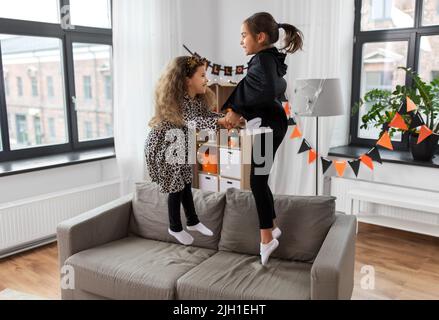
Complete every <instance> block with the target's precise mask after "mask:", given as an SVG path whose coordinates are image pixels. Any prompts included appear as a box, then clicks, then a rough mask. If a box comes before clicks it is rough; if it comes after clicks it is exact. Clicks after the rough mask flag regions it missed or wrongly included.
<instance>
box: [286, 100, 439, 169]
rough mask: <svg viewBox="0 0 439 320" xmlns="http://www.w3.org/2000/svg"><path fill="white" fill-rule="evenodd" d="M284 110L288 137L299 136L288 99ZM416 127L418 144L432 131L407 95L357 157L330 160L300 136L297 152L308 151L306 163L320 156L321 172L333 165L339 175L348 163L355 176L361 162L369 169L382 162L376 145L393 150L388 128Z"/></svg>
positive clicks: (299, 132) (297, 126) (295, 137)
mask: <svg viewBox="0 0 439 320" xmlns="http://www.w3.org/2000/svg"><path fill="white" fill-rule="evenodd" d="M284 110H285V113H286V114H287V117H288V118H289V119H288V124H289V125H293V126H294V129H293V131H292V133H291V136H290V139H297V138H301V137H302V132H301V131H300V128H299V125H298V124H297V121H296V120H295V119H294V118H293V117H291V106H290V104H289V102H288V101H287V102H286V103H285V105H284ZM407 113H408V114H409V115H410V119H411V120H410V124H409V125H407V124H406V122H405V120H404V118H403V117H402V115H404V114H407ZM418 127H421V128H420V130H419V138H418V141H417V143H418V144H419V143H421V142H422V141H424V140H425V139H426V138H427V137H428V136H430V135H431V134H433V131H432V130H431V129H430V128H428V127H427V126H426V125H425V123H424V120H423V118H422V116H421V114H420V113H419V112H418V107H417V106H416V104H415V103H414V102H413V101H412V100H411V99H410V98H409V97H407V98H406V101H405V103H402V104H401V107H400V109H399V111H398V112H396V114H395V116H394V117H393V119H392V120H391V121H390V122H389V123H385V124H384V125H383V127H382V131H381V135H380V138H379V139H378V140H377V142H376V145H375V146H374V147H372V148H371V149H370V150H369V151H367V152H366V153H364V154H362V155H360V156H359V157H358V158H356V159H353V160H349V161H345V160H330V159H328V158H327V157H324V156H321V155H318V154H317V152H316V151H315V149H313V148H312V147H311V145H310V144H309V142H308V141H307V140H306V139H305V138H302V144H301V146H300V149H299V151H298V153H299V154H300V153H304V152H306V151H308V164H311V163H312V162H314V161H315V160H316V158H317V157H320V160H321V163H322V168H323V174H325V173H326V171H328V169H329V168H330V167H331V166H332V165H334V167H335V170H336V172H337V175H338V176H340V177H341V176H343V175H344V173H345V170H346V167H347V164H349V166H350V167H351V169H352V171H353V172H354V174H355V176H356V177H358V173H359V170H360V164H361V163H363V165H365V166H366V167H368V168H369V169H370V170H374V164H373V162H378V163H380V164H382V163H383V161H382V159H381V155H380V151H379V149H378V146H381V147H384V148H386V149H389V150H393V145H392V140H391V139H390V135H389V129H390V128H398V129H401V130H403V131H407V130H409V129H415V128H418Z"/></svg>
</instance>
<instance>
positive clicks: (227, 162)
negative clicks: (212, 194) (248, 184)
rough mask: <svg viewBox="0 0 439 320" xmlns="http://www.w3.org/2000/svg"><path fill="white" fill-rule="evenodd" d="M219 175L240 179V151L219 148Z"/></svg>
mask: <svg viewBox="0 0 439 320" xmlns="http://www.w3.org/2000/svg"><path fill="white" fill-rule="evenodd" d="M220 175H221V176H223V177H227V178H234V179H238V180H239V179H241V151H240V150H235V149H227V148H220Z"/></svg>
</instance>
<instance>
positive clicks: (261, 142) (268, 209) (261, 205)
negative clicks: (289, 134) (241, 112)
mask: <svg viewBox="0 0 439 320" xmlns="http://www.w3.org/2000/svg"><path fill="white" fill-rule="evenodd" d="M285 133H286V132H285V131H282V132H281V133H280V134H279V133H277V132H275V133H274V134H273V132H268V133H263V134H258V135H255V137H254V138H255V140H254V143H253V150H252V163H251V169H250V170H251V171H250V187H251V189H252V193H253V196H254V198H255V202H256V209H257V211H258V216H259V228H260V229H270V228H273V220H274V219H275V218H276V213H275V211H274V198H273V193H272V192H271V190H270V187H269V186H268V178H269V175H270V170H271V167H272V166H273V161H274V156H275V155H276V151H277V149H278V148H279V146H280V144H281V143H282V140H283V138H284V136H285ZM266 141H267V143H268V145H267V146H265V142H266ZM270 141H272V145H273V149H272V150H273V151H272V152H271V145H270V144H271V142H270ZM258 146H260V147H258ZM267 148H269V149H268V152H266V151H267V150H266V149H267ZM270 153H272V154H270ZM255 157H256V158H255ZM259 157H260V158H265V157H266V158H267V159H264V160H263V162H262V163H261V161H262V159H258V158H259ZM262 168H263V169H262ZM261 169H262V172H261V171H260V170H261ZM258 171H259V172H258Z"/></svg>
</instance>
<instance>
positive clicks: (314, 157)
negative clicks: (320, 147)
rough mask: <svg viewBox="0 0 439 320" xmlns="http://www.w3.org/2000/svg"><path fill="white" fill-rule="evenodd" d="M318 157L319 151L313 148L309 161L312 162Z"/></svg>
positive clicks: (309, 154) (310, 151)
mask: <svg viewBox="0 0 439 320" xmlns="http://www.w3.org/2000/svg"><path fill="white" fill-rule="evenodd" d="M316 158H317V153H316V152H315V151H314V150H313V149H311V150H309V153H308V163H312V162H313V161H314V160H315V159H316Z"/></svg>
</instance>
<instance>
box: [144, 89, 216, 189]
mask: <svg viewBox="0 0 439 320" xmlns="http://www.w3.org/2000/svg"><path fill="white" fill-rule="evenodd" d="M182 112H183V119H184V121H185V123H186V125H185V126H184V127H183V128H181V127H178V126H176V125H174V124H172V123H170V122H167V121H164V122H162V123H160V124H159V125H158V126H156V127H154V128H152V130H151V131H150V132H149V134H148V137H147V139H146V142H145V157H146V165H147V168H148V172H149V176H150V178H151V180H152V181H153V182H155V183H157V184H158V186H159V190H160V192H162V193H174V192H178V191H181V190H183V189H184V186H185V185H186V184H188V183H191V182H192V164H191V163H190V162H189V159H190V158H189V156H188V149H189V148H188V146H189V144H188V141H189V133H190V132H193V131H192V130H189V128H193V129H194V130H195V129H196V130H217V129H218V119H219V118H221V117H223V115H222V114H220V113H216V112H212V111H210V110H209V107H208V106H207V105H205V104H204V103H203V102H202V101H201V100H199V99H197V98H195V99H193V98H191V97H189V96H188V95H187V94H186V95H185V96H184V99H183V103H182ZM188 127H189V128H188Z"/></svg>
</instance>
